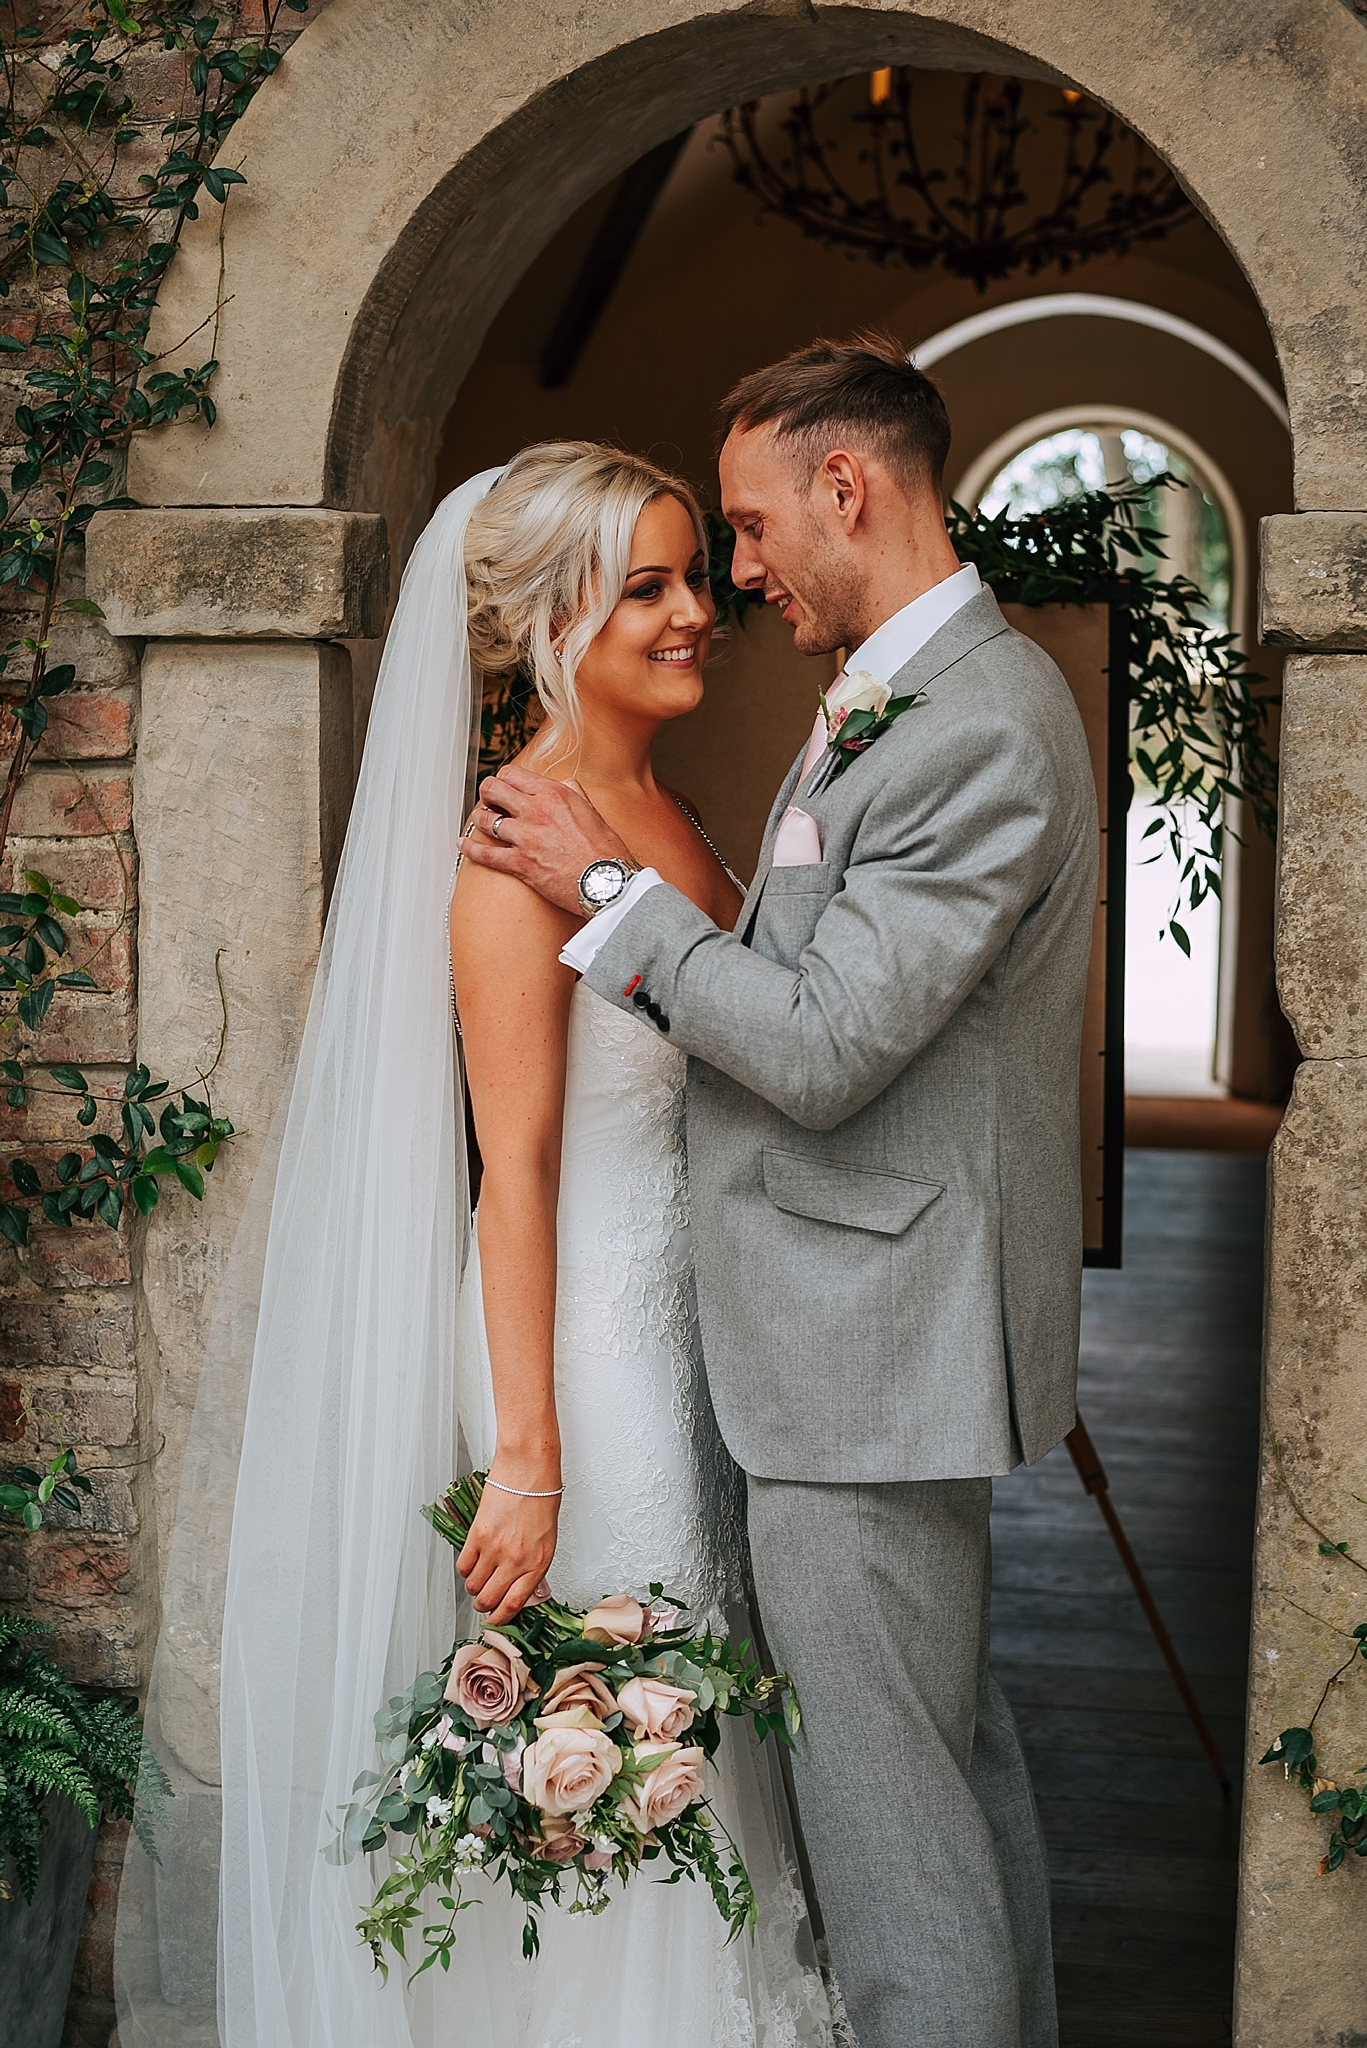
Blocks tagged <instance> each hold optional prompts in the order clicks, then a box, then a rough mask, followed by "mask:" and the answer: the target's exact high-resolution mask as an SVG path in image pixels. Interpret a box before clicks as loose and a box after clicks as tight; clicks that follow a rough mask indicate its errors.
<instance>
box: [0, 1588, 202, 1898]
mask: <svg viewBox="0 0 1367 2048" xmlns="http://www.w3.org/2000/svg"><path fill="white" fill-rule="evenodd" d="M47 1632H48V1629H47V1624H46V1623H44V1622H34V1621H29V1620H28V1619H27V1618H25V1617H23V1616H20V1615H13V1614H0V1862H2V1861H3V1859H4V1857H5V1856H6V1855H9V1856H10V1857H12V1858H13V1861H14V1869H15V1876H16V1879H17V1882H18V1887H19V1889H20V1891H21V1892H22V1893H23V1895H24V1897H25V1898H27V1899H31V1898H32V1897H33V1894H34V1891H35V1889H36V1887H37V1883H38V1872H39V1863H40V1850H41V1843H42V1838H43V1832H44V1829H45V1827H46V1824H47V1822H46V1813H45V1803H46V1801H47V1800H48V1799H49V1798H51V1797H54V1796H55V1797H61V1798H67V1799H70V1800H71V1801H72V1802H73V1804H74V1805H75V1806H76V1808H77V1810H78V1811H79V1812H80V1813H81V1814H82V1815H83V1816H84V1818H85V1820H86V1821H87V1822H88V1823H89V1825H90V1826H91V1827H96V1826H98V1824H99V1821H100V1817H101V1814H102V1813H103V1814H108V1815H110V1816H117V1817H118V1818H120V1819H123V1820H127V1821H130V1822H131V1823H132V1825H133V1828H134V1830H135V1831H136V1833H137V1836H138V1839H139V1841H140V1842H141V1843H142V1845H143V1847H144V1849H145V1850H146V1851H147V1854H148V1855H149V1856H150V1857H151V1858H152V1860H153V1861H154V1862H156V1861H158V1860H159V1859H158V1857H157V1847H156V1829H157V1827H158V1826H159V1825H160V1823H161V1821H162V1820H163V1819H164V1817H165V1801H166V1799H167V1797H168V1796H169V1794H170V1789H171V1788H170V1785H169V1783H168V1781H167V1778H166V1773H165V1772H164V1771H163V1770H162V1768H161V1765H160V1764H159V1763H158V1761H157V1759H156V1758H155V1757H154V1756H153V1754H152V1752H151V1750H150V1749H149V1748H148V1747H147V1744H146V1742H145V1741H144V1739H143V1733H142V1728H141V1725H140V1723H139V1721H138V1718H137V1713H136V1710H135V1708H134V1705H133V1702H132V1701H131V1700H128V1699H124V1698H120V1697H118V1696H113V1697H111V1696H110V1695H108V1694H105V1695H103V1696H101V1695H98V1694H92V1693H90V1692H87V1691H86V1689H85V1688H84V1687H83V1686H79V1685H74V1684H73V1683H72V1681H71V1680H70V1679H69V1678H67V1677H66V1675H65V1673H64V1672H62V1671H61V1670H60V1669H59V1668H58V1666H57V1665H56V1664H54V1663H53V1661H52V1658H51V1657H50V1656H49V1655H48V1654H47V1651H46V1650H45V1649H40V1648H39V1647H38V1645H37V1644H36V1643H35V1642H34V1641H33V1638H34V1637H35V1636H40V1635H43V1634H46V1633H47Z"/></svg>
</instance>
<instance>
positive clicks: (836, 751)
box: [807, 668, 926, 796]
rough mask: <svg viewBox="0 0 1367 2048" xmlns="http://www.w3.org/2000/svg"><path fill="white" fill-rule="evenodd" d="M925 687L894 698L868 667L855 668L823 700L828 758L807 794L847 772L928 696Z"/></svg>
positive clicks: (814, 792) (822, 709)
mask: <svg viewBox="0 0 1367 2048" xmlns="http://www.w3.org/2000/svg"><path fill="white" fill-rule="evenodd" d="M925 694H926V693H925V691H924V690H916V691H913V693H912V695H911V696H910V697H894V696H893V694H892V691H891V690H890V689H889V687H888V685H887V684H886V683H880V682H879V680H878V678H877V676H875V675H870V674H869V671H868V670H867V669H864V668H856V669H852V670H851V671H850V673H849V674H848V675H844V676H842V677H841V678H840V680H839V682H837V683H836V684H835V686H834V688H832V689H831V690H829V691H827V692H826V693H825V694H824V695H823V696H822V699H821V714H822V716H823V718H824V719H825V721H826V758H825V761H824V762H823V764H822V767H821V769H820V771H819V773H818V776H817V779H816V781H815V782H814V783H813V784H812V786H811V788H810V789H809V790H808V792H807V794H808V795H809V796H815V795H816V793H817V791H818V790H820V789H824V788H825V787H826V785H827V783H828V782H834V780H835V778H836V776H837V775H843V774H844V772H845V770H846V769H847V768H848V767H849V765H850V763H851V761H853V759H854V758H855V756H856V754H863V753H866V752H867V751H868V749H869V748H870V747H871V746H872V745H873V743H874V741H875V740H877V739H881V738H882V736H883V734H884V733H885V732H886V731H887V730H888V727H889V726H890V725H891V724H892V723H893V721H894V720H895V719H898V718H900V717H901V716H902V713H903V712H904V711H909V710H910V709H911V706H912V705H913V704H918V703H919V702H920V701H921V699H922V698H923V697H924V696H925Z"/></svg>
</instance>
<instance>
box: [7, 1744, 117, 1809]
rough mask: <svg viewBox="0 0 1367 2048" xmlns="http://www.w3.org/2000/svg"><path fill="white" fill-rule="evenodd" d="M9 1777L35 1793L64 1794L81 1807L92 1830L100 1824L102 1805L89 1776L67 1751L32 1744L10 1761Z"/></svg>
mask: <svg viewBox="0 0 1367 2048" xmlns="http://www.w3.org/2000/svg"><path fill="white" fill-rule="evenodd" d="M9 1775H10V1777H11V1778H14V1779H17V1780H18V1782H19V1783H20V1784H21V1785H29V1786H31V1787H32V1789H33V1790H34V1791H35V1792H40V1793H48V1792H61V1793H63V1794H64V1795H65V1796H66V1797H67V1798H68V1799H69V1800H70V1801H71V1803H72V1805H73V1806H77V1807H79V1808H80V1810H81V1812H82V1813H83V1814H84V1816H85V1818H86V1820H87V1821H89V1823H90V1825H91V1827H92V1828H94V1827H98V1826H99V1824H100V1802H99V1799H98V1798H97V1797H96V1793H95V1787H94V1786H93V1785H92V1784H91V1782H90V1773H89V1771H87V1770H86V1769H85V1767H84V1765H82V1764H79V1763H77V1761H76V1759H75V1757H74V1756H71V1755H69V1754H68V1752H67V1751H66V1750H64V1749H39V1748H38V1746H37V1744H36V1743H30V1744H29V1745H28V1746H27V1747H25V1748H23V1749H17V1750H15V1751H14V1753H13V1755H12V1756H11V1757H10V1758H9Z"/></svg>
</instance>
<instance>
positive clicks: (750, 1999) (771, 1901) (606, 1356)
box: [442, 982, 835, 2048]
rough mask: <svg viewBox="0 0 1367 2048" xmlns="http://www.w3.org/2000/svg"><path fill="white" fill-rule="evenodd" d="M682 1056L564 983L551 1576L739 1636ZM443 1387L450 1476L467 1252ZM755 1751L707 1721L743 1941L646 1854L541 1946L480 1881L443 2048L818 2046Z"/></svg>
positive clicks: (810, 1993)
mask: <svg viewBox="0 0 1367 2048" xmlns="http://www.w3.org/2000/svg"><path fill="white" fill-rule="evenodd" d="M685 1066H686V1059H685V1056H684V1054H682V1053H681V1052H679V1051H677V1050H676V1049H675V1048H674V1047H673V1046H671V1045H670V1044H669V1043H668V1041H667V1040H665V1039H663V1038H661V1037H660V1036H659V1034H658V1033H656V1032H655V1031H653V1030H652V1029H651V1028H650V1027H649V1026H648V1025H647V1024H646V1023H645V1022H644V1021H643V1020H638V1019H637V1018H635V1017H633V1016H630V1015H627V1014H624V1013H623V1012H622V1011H620V1010H617V1009H615V1008H614V1007H613V1006H612V1005H611V1004H609V1003H606V1002H604V1001H603V1000H602V998H601V997H600V996H597V995H595V994H594V992H593V991H592V990H591V989H589V988H588V987H586V986H585V985H584V983H582V982H581V983H580V984H579V985H578V987H577V988H576V990H575V993H574V996H573V999H572V1001H571V1006H570V1025H569V1057H568V1069H567V1075H566V1084H565V1122H564V1141H563V1153H562V1164H561V1182H560V1207H559V1216H558V1255H559V1280H558V1290H557V1305H556V1346H555V1385H556V1402H557V1408H558V1412H559V1418H560V1429H561V1436H562V1443H563V1460H564V1479H565V1494H564V1499H563V1501H562V1503H561V1514H560V1533H559V1543H558V1547H557V1550H556V1555H555V1561H554V1563H553V1565H552V1567H551V1571H550V1575H549V1576H550V1583H551V1587H552V1590H553V1592H554V1593H555V1595H556V1597H557V1598H558V1599H560V1600H563V1601H565V1602H567V1603H569V1604H570V1605H573V1606H585V1607H587V1606H588V1605H590V1604H591V1603H592V1602H593V1601H595V1600H597V1599H599V1598H601V1597H602V1596H603V1595H604V1594H607V1593H631V1594H634V1595H636V1596H638V1597H639V1596H643V1595H645V1594H646V1592H647V1589H648V1587H649V1584H650V1582H651V1581H652V1580H660V1581H663V1583H664V1585H665V1587H666V1590H667V1591H668V1592H669V1593H671V1594H673V1595H675V1596H676V1597H677V1598H679V1599H680V1600H682V1601H684V1602H686V1603H687V1605H688V1608H689V1611H690V1615H691V1617H692V1618H694V1619H696V1620H697V1621H699V1622H702V1621H703V1620H704V1619H707V1620H711V1621H712V1622H713V1623H714V1624H716V1625H721V1626H726V1627H729V1628H730V1629H732V1630H733V1631H734V1630H736V1629H737V1628H739V1629H741V1630H742V1631H743V1632H744V1633H745V1634H748V1633H749V1626H748V1622H747V1620H746V1617H745V1606H744V1580H745V1565H744V1557H745V1534H744V1495H743V1480H742V1478H741V1475H740V1474H739V1473H738V1472H737V1470H736V1468H735V1467H734V1465H733V1464H732V1463H731V1460H730V1458H729V1457H728V1455H727V1453H726V1450H725V1448H724V1446H723V1445H722V1442H721V1439H720V1437H719V1435H718V1433H717V1427H716V1423H715V1421H714V1420H713V1416H712V1410H711V1404H710V1402H709V1400H708V1397H707V1389H706V1382H705V1379H704V1377H703V1370H702V1363H701V1353H700V1350H699V1346H698V1336H697V1318H696V1313H695V1309H694V1304H693V1283H692V1265H691V1253H690V1245H689V1228H688V1182H687V1165H686V1160H685V1155H684V1145H683V1092H684V1071H685ZM460 1317H461V1328H460V1331H459V1341H458V1343H457V1347H456V1355H457V1359H458V1360H459V1362H460V1363H459V1368H458V1371H459V1375H460V1380H459V1384H458V1386H457V1389H456V1396H457V1411H458V1413H459V1415H460V1417H461V1426H462V1432H463V1435H464V1437H465V1443H464V1446H463V1449H464V1454H465V1457H466V1458H467V1460H468V1464H469V1466H470V1467H473V1468H476V1469H478V1468H481V1467H483V1466H485V1465H486V1464H487V1463H488V1461H489V1459H490V1458H491V1457H492V1455H493V1450H494V1443H495V1419H494V1406H493V1394H492V1387H491V1384H490V1377H489V1364H488V1350H487V1346H486V1344H485V1340H484V1331H483V1310H482V1300H481V1290H480V1276H479V1256H478V1243H477V1239H476V1243H475V1246H474V1247H473V1249H472V1252H471V1257H470V1262H469V1265H468V1267H467V1270H466V1276H465V1284H464V1287H463V1289H462V1294H461V1310H460ZM771 1751H772V1743H770V1744H766V1745H765V1746H764V1747H763V1748H761V1746H760V1744H759V1743H758V1742H757V1740H756V1738H755V1736H754V1733H753V1731H752V1729H751V1727H750V1724H749V1723H748V1722H745V1721H739V1720H737V1721H728V1722H726V1723H724V1726H723V1740H722V1745H721V1748H720V1750H719V1751H718V1755H717V1763H718V1766H719V1768H718V1770H717V1771H716V1772H715V1773H714V1774H713V1780H714V1788H715V1789H714V1796H713V1805H714V1808H715V1810H716V1812H717V1815H718V1817H719V1818H720V1819H721V1820H722V1821H723V1822H724V1824H725V1826H726V1827H727V1829H728V1830H729V1832H730V1833H731V1835H732V1837H733V1839H734V1841H735V1843H736V1845H737V1847H738V1848H739V1850H740V1852H741V1854H742V1856H743V1858H744V1861H745V1865H746V1868H747V1869H748V1871H749V1873H750V1877H751V1879H752V1881H753V1883H754V1886H755V1892H756V1895H757V1898H758V1902H759V1922H758V1927H757V1929H756V1933H755V1938H754V1940H753V1942H752V1941H751V1940H750V1939H749V1937H748V1936H745V1935H742V1936H741V1937H740V1938H739V1939H738V1940H736V1941H734V1942H732V1943H731V1944H730V1946H729V1947H728V1946H727V1945H726V1929H725V1927H724V1925H723V1923H722V1921H721V1918H720V1916H719V1915H718V1913H717V1910H716V1907H715V1906H714V1904H713V1902H712V1899H711V1895H710V1894H709V1893H708V1891H707V1890H706V1889H705V1887H704V1886H703V1885H702V1884H700V1883H697V1884H695V1883H690V1882H689V1881H688V1880H687V1879H684V1880H683V1881H682V1882H680V1883H679V1884H676V1885H669V1886H666V1885H663V1884H661V1883H658V1882H656V1881H655V1878H654V1875H653V1873H654V1871H657V1870H658V1871H661V1872H662V1874H667V1870H666V1867H665V1866H664V1864H663V1859H661V1862H660V1863H659V1864H656V1865H654V1866H651V1865H646V1866H645V1867H644V1868H643V1869H642V1870H641V1871H640V1872H639V1873H638V1874H637V1875H636V1876H635V1877H634V1878H633V1879H632V1881H631V1883H630V1884H629V1885H628V1886H627V1887H626V1888H625V1889H623V1888H622V1887H620V1886H619V1885H617V1884H616V1882H615V1881H614V1885H613V1896H612V1903H611V1904H610V1906H609V1907H608V1909H607V1911H606V1912H604V1913H602V1914H601V1915H600V1916H599V1917H598V1918H596V1919H592V1918H589V1917H588V1916H586V1915H581V1914H576V1915H574V1916H573V1917H571V1916H570V1915H569V1914H568V1912H567V1911H566V1910H564V1909H563V1908H558V1909H557V1908H554V1907H552V1908H550V1909H549V1910H547V1911H546V1912H545V1913H544V1914H543V1915H542V1918H541V1954H540V1957H539V1959H538V1960H537V1961H534V1962H531V1963H528V1962H525V1961H524V1960H523V1957H522V1952H521V1927H522V1908H521V1906H520V1905H518V1904H517V1903H516V1902H515V1901H512V1900H510V1899H509V1898H508V1897H507V1895H506V1894H504V1893H500V1892H497V1891H495V1890H494V1889H493V1888H492V1887H490V1886H489V1885H488V1884H487V1883H486V1882H485V1881H484V1880H476V1887H477V1894H478V1896H479V1898H480V1904H479V1905H478V1906H477V1907H475V1908H474V1909H472V1910H470V1911H466V1912H462V1913H461V1915H460V1918H459V1921H458V1923H457V1925H458V1929H459V1938H458V1941H457V1944H456V1952H455V1956H454V1958H453V1964H452V1970H451V1976H452V1979H453V1983H452V1991H453V1993H454V1998H453V2000H451V2001H450V2002H448V2000H447V1999H446V1998H445V1997H443V2000H442V2008H443V2010H445V2011H447V2012H450V2011H452V2010H454V2011H456V2012H458V2013H459V2014H460V2016H461V2017H460V2026H459V2031H458V2033H457V2034H455V2035H453V2036H452V2038H451V2048H827V2044H830V2043H831V2042H832V2040H833V2039H834V2038H835V2036H834V2035H833V2031H832V2017H831V2006H830V2001H829V1999H828V1997H827V1993H826V1988H825V1985H824V1983H823V1981H822V1976H821V1973H820V1971H819V1969H818V1967H817V1963H816V1957H815V1953H814V1949H813V1944H812V1939H811V1933H810V1929H809V1926H808V1922H807V1917H806V1909H805V1905H804V1902H803V1898H802V1894H801V1890H800V1888H799V1885H798V1882H797V1876H796V1866H795V1861H794V1857H793V1853H792V1843H791V1835H790V1830H789V1827H788V1823H787V1817H786V1809H785V1807H784V1804H783V1797H782V1791H781V1787H780V1782H779V1778H778V1773H777V1771H776V1769H775V1767H774V1761H773V1758H772V1754H771Z"/></svg>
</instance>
